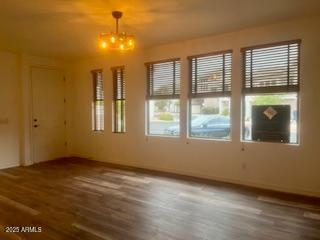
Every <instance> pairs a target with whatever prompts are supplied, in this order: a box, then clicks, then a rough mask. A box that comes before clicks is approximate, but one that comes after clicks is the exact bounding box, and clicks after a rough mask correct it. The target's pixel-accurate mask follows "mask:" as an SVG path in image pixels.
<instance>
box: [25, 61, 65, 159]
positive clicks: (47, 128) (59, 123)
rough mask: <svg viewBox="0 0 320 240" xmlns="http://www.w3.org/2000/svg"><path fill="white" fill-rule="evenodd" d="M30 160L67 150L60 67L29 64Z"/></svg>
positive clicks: (48, 156)
mask: <svg viewBox="0 0 320 240" xmlns="http://www.w3.org/2000/svg"><path fill="white" fill-rule="evenodd" d="M31 79H32V109H33V114H32V142H33V162H34V163H38V162H43V161H48V160H53V159H56V158H61V157H64V156H65V154H66V125H65V83H64V77H63V74H62V72H61V71H59V70H55V69H46V68H40V67H34V68H32V72H31Z"/></svg>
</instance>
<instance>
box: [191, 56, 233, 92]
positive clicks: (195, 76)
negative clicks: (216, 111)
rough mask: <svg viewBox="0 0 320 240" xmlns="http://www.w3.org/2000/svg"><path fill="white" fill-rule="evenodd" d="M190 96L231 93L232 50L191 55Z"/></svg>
mask: <svg viewBox="0 0 320 240" xmlns="http://www.w3.org/2000/svg"><path fill="white" fill-rule="evenodd" d="M189 60H190V62H191V88H190V89H191V92H190V96H191V97H206V96H208V97H209V96H219V95H220V96H223V95H230V93H231V61H232V52H231V51H224V52H219V53H213V54H206V55H199V56H191V57H189Z"/></svg>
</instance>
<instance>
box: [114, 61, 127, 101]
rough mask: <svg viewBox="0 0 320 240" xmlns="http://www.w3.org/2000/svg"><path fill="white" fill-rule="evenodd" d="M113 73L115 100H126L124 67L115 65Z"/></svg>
mask: <svg viewBox="0 0 320 240" xmlns="http://www.w3.org/2000/svg"><path fill="white" fill-rule="evenodd" d="M111 70H112V74H113V90H114V100H124V99H125V98H126V90H125V81H124V67H114V68H112V69H111Z"/></svg>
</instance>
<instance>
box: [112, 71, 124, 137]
mask: <svg viewBox="0 0 320 240" xmlns="http://www.w3.org/2000/svg"><path fill="white" fill-rule="evenodd" d="M112 75H113V98H114V102H113V104H114V105H113V121H114V122H113V132H115V133H124V132H125V131H126V126H125V125H126V123H125V106H126V105H125V104H126V103H125V102H126V101H125V99H126V89H125V80H124V78H125V76H124V67H123V66H122V67H114V68H112Z"/></svg>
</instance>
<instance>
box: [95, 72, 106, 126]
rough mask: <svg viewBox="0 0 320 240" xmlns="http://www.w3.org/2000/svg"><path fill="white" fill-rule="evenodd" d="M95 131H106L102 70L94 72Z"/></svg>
mask: <svg viewBox="0 0 320 240" xmlns="http://www.w3.org/2000/svg"><path fill="white" fill-rule="evenodd" d="M92 77H93V110H92V114H93V118H92V119H93V121H92V129H93V131H103V130H104V90H103V78H102V70H93V71H92Z"/></svg>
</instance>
